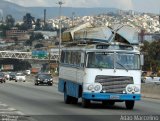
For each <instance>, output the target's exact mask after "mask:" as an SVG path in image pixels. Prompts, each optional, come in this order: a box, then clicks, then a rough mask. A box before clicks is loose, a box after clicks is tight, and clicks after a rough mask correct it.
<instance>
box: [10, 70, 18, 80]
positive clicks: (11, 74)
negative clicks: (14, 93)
mask: <svg viewBox="0 0 160 121" xmlns="http://www.w3.org/2000/svg"><path fill="white" fill-rule="evenodd" d="M9 80H10V81H11V80H16V73H14V72H11V73H10V74H9Z"/></svg>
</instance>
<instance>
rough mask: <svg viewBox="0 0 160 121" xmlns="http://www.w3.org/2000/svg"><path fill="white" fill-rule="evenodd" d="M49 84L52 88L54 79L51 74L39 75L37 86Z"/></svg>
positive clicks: (36, 81)
mask: <svg viewBox="0 0 160 121" xmlns="http://www.w3.org/2000/svg"><path fill="white" fill-rule="evenodd" d="M40 84H47V85H50V86H52V84H53V78H52V76H51V75H50V74H38V75H37V76H36V78H35V85H40Z"/></svg>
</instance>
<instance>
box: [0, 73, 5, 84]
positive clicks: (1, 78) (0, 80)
mask: <svg viewBox="0 0 160 121" xmlns="http://www.w3.org/2000/svg"><path fill="white" fill-rule="evenodd" d="M0 82H1V83H5V82H6V79H5V75H4V73H2V72H0Z"/></svg>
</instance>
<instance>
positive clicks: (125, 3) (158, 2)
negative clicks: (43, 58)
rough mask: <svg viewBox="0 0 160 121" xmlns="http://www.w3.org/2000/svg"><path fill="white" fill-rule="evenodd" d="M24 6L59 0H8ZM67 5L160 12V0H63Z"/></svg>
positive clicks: (45, 3)
mask: <svg viewBox="0 0 160 121" xmlns="http://www.w3.org/2000/svg"><path fill="white" fill-rule="evenodd" d="M6 1H10V2H13V3H16V4H19V5H22V6H27V7H28V6H43V7H44V6H49V7H53V6H58V5H57V4H56V3H57V2H58V1H59V0H6ZM62 1H63V2H64V3H65V4H64V5H63V6H65V7H112V8H119V9H123V10H128V9H129V10H136V11H141V12H152V13H160V0H62Z"/></svg>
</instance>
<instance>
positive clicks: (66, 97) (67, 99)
mask: <svg viewBox="0 0 160 121" xmlns="http://www.w3.org/2000/svg"><path fill="white" fill-rule="evenodd" d="M71 101H72V97H71V96H69V95H67V89H66V86H65V88H64V102H65V103H66V104H70V103H71Z"/></svg>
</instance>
